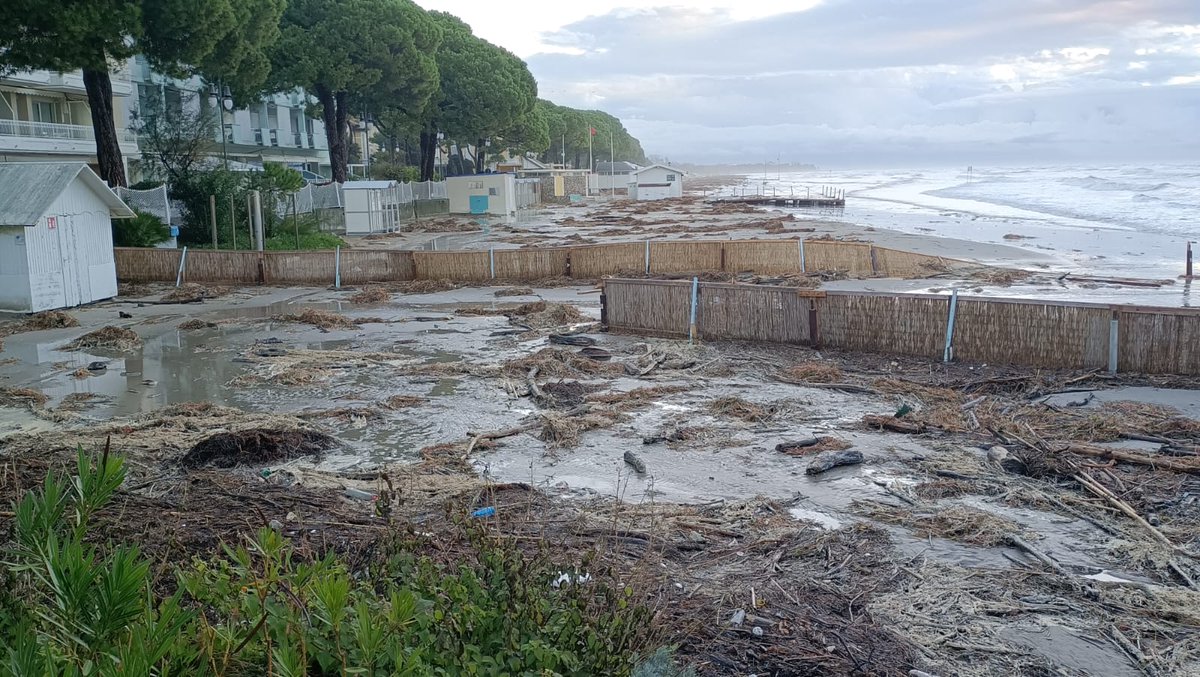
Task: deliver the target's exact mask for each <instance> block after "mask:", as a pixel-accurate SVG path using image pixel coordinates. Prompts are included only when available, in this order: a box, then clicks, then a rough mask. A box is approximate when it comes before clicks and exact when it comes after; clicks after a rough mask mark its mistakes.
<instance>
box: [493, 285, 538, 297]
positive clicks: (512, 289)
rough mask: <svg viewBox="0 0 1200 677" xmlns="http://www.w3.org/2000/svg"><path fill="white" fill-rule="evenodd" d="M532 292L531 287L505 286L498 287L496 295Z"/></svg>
mask: <svg viewBox="0 0 1200 677" xmlns="http://www.w3.org/2000/svg"><path fill="white" fill-rule="evenodd" d="M532 294H533V290H532V289H530V288H529V287H505V288H503V289H497V290H496V293H495V295H496V296H530V295H532Z"/></svg>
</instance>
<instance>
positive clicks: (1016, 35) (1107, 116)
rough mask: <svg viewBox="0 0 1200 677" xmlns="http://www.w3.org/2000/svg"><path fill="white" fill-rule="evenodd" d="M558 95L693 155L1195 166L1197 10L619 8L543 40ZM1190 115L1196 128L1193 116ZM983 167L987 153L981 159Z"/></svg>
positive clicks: (917, 0) (1165, 0)
mask: <svg viewBox="0 0 1200 677" xmlns="http://www.w3.org/2000/svg"><path fill="white" fill-rule="evenodd" d="M545 42H546V43H547V44H550V45H552V46H553V48H554V49H557V50H560V52H569V53H555V54H538V55H534V56H532V57H530V59H529V63H530V67H531V68H532V69H533V72H534V74H535V75H536V76H537V77H538V80H539V83H540V87H541V91H542V93H543V95H544V96H547V97H548V98H551V99H552V100H554V101H557V102H559V103H563V104H567V105H577V106H588V107H593V106H594V107H600V108H603V109H604V110H607V111H609V112H611V113H613V114H615V115H617V116H619V117H621V118H622V120H624V121H625V123H626V125H627V126H628V127H629V128H630V130H631V131H633V132H634V133H635V134H637V135H638V136H639V138H641V139H642V142H643V145H644V146H645V147H646V149H647V151H648V152H651V153H661V154H665V155H668V156H669V157H671V158H672V159H674V160H678V161H722V162H727V161H739V160H744V161H762V160H764V159H767V158H774V157H776V156H777V155H780V154H781V155H783V156H784V157H785V158H786V159H789V160H794V161H812V162H820V163H825V164H856V163H873V164H874V163H880V162H893V161H895V160H896V159H898V158H904V157H910V158H911V163H912V164H917V163H919V162H920V161H928V162H935V161H936V162H960V161H976V162H981V161H984V160H986V159H995V160H996V161H1001V160H1003V161H1014V162H1020V161H1027V162H1045V161H1057V160H1059V159H1081V158H1093V159H1097V160H1114V161H1115V160H1120V159H1124V158H1138V159H1156V158H1159V157H1161V159H1179V158H1194V157H1195V153H1196V152H1197V150H1200V142H1198V141H1197V140H1196V139H1195V136H1194V134H1193V132H1192V130H1191V129H1190V127H1191V126H1192V125H1194V120H1196V119H1200V118H1197V115H1200V77H1198V76H1200V3H1196V2H1195V1H1194V0H1099V1H1092V2H1088V1H1085V0H1022V1H1020V2H1018V1H1017V0H992V1H991V2H987V3H983V2H972V3H965V2H962V1H961V0H910V1H908V2H889V1H887V0H853V1H851V0H826V2H824V3H821V4H819V5H816V6H814V7H811V8H809V9H807V10H805V11H796V12H788V13H783V14H777V15H774V16H771V17H769V18H751V19H739V18H738V17H736V16H735V15H734V14H733V13H732V12H731V11H730V10H729V9H725V8H719V7H717V8H710V9H704V10H695V9H685V8H679V7H667V8H648V9H640V10H633V11H616V12H610V13H608V14H605V15H603V16H596V17H589V18H586V19H582V20H580V21H576V22H574V23H571V24H569V25H566V26H564V27H562V28H561V29H559V30H555V31H553V32H552V33H551V34H549V35H547V36H545ZM1189 120H1191V121H1192V122H1189ZM980 158H982V159H980Z"/></svg>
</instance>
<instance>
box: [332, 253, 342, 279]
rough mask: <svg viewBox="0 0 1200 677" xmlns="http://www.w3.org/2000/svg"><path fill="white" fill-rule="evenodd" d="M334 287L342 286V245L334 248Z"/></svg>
mask: <svg viewBox="0 0 1200 677" xmlns="http://www.w3.org/2000/svg"><path fill="white" fill-rule="evenodd" d="M333 288H334V289H341V288H342V245H337V246H336V247H334V248H333Z"/></svg>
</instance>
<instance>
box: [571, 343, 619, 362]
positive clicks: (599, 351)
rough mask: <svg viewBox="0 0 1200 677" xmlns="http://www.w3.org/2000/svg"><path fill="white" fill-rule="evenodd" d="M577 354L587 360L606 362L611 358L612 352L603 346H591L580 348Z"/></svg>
mask: <svg viewBox="0 0 1200 677" xmlns="http://www.w3.org/2000/svg"><path fill="white" fill-rule="evenodd" d="M579 354H580V355H583V356H584V357H586V358H588V359H589V360H595V361H597V362H606V361H608V360H611V359H612V353H610V352H608V351H607V350H605V349H603V348H594V347H591V346H587V347H584V348H580V349H579Z"/></svg>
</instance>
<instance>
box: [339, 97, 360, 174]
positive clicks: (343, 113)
mask: <svg viewBox="0 0 1200 677" xmlns="http://www.w3.org/2000/svg"><path fill="white" fill-rule="evenodd" d="M346 96H347V94H346V92H345V91H344V90H343V91H340V92H336V93H335V94H334V95H333V99H334V103H335V104H336V106H337V108H336V110H337V116H336V119H335V122H336V123H337V128H338V136H340V137H341V139H342V174H344V175H345V176H346V177H347V178H349V175H350V172H349V167H348V166H347V165H349V163H350V120H349V115H350V111H349V109H347V107H346ZM366 153H367V149H366V147H365V146H364V147H363V148H362V149H361V150H360V155H361V157H360V158H359V161H360V162H362V161H363V158H365V157H366Z"/></svg>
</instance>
